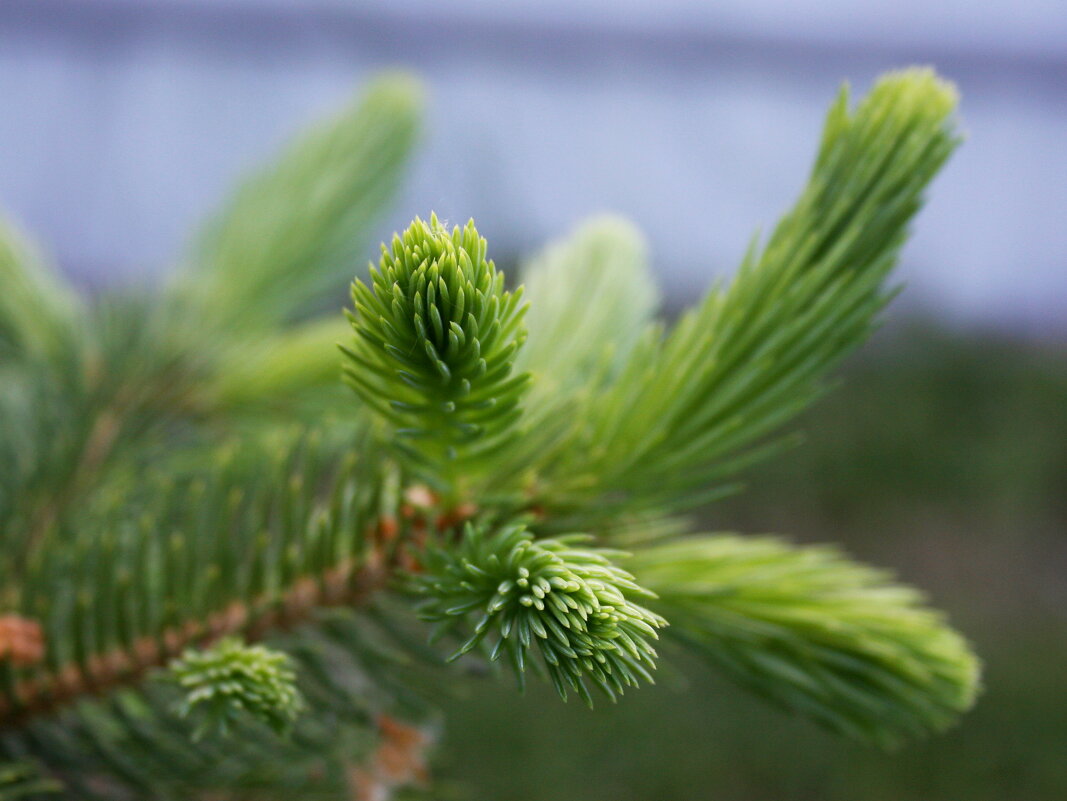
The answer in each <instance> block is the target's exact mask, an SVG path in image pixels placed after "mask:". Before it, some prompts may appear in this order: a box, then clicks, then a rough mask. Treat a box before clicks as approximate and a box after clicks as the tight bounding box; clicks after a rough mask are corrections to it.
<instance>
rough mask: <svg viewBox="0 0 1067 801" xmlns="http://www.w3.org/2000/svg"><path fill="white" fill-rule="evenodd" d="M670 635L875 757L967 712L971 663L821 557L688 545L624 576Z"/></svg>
mask: <svg viewBox="0 0 1067 801" xmlns="http://www.w3.org/2000/svg"><path fill="white" fill-rule="evenodd" d="M627 566H628V567H629V568H630V569H631V570H633V572H634V574H635V575H636V576H637V577H638V579H639V580H640V581H641V582H642V583H643V584H644V585H646V586H648V587H649V588H650V589H652V590H654V591H655V592H656V593H657V594H658V596H659V597H658V600H657V601H655V602H654V603H653V608H655V609H657V610H658V611H659V612H661V613H662V614H663V615H665V616H666V617H667V619H668V620H670V621H671V628H670V629H668V633H669V634H670V635H672V636H674V637H675V638H676V639H678V640H679V641H681V642H682V643H684V644H685V645H687V646H688V647H690V648H692V649H693V650H695V651H696V652H697V653H699V654H701V655H703V656H704V657H706V658H707V659H708V660H709V661H710V662H711V663H712V664H713V665H715V666H716V667H717V668H719V669H720V670H722V671H724V672H725V673H726V675H728V676H729V677H730V678H732V679H733V680H735V681H737V682H738V683H739V684H741V685H742V686H744V687H746V688H748V689H750V690H752V691H754V692H755V693H757V694H759V695H761V696H763V697H764V698H767V699H769V700H771V701H772V702H774V703H776V704H778V705H780V706H782V707H785V708H787V709H789V710H792V711H794V712H798V713H801V714H804V715H807V716H809V717H811V718H812V719H814V720H816V721H818V722H819V723H821V724H823V725H824V726H826V727H828V728H830V729H833V730H835V731H838V732H840V733H843V734H847V735H849V736H852V737H855V738H857V739H860V740H865V741H868V742H873V743H876V744H878V745H881V746H884V747H892V746H896V745H899V744H900V743H901V742H903V741H904V740H907V739H911V738H914V737H918V736H921V735H924V734H928V733H930V732H933V731H939V730H941V729H944V728H945V727H947V726H948V725H950V724H951V723H953V722H954V721H955V720H956V718H957V717H958V716H959V715H960V713H962V712H964V711H966V710H967V709H969V708H970V706H971V705H972V704H973V703H974V699H975V695H976V693H977V690H978V682H979V663H978V660H977V659H976V657H975V656H974V654H973V653H972V652H971V650H970V648H969V647H968V645H967V643H966V642H965V641H964V639H963V638H962V637H961V636H960V635H959V634H957V633H956V632H955V631H953V630H952V629H951V628H949V627H948V626H947V625H946V624H945V622H944V619H943V616H942V615H941V614H940V613H938V612H935V611H933V610H931V609H929V608H928V607H926V606H925V605H924V604H923V598H922V595H921V594H920V593H918V592H917V591H915V590H913V589H911V588H909V587H905V586H902V585H900V584H896V583H894V582H893V581H892V580H891V578H890V576H889V575H888V574H887V573H886V572H885V571H881V570H875V569H873V568H870V567H867V566H865V565H861V564H857V563H855V562H852V561H850V560H849V559H847V558H845V557H844V556H842V555H841V554H840V553H839V552H838V551H837V550H836V549H835V548H832V547H828V546H794V545H790V544H788V543H786V542H783V541H781V540H779V539H774V538H770V537H738V536H732V535H715V536H694V537H690V538H686V539H683V540H680V541H677V542H671V543H664V544H659V545H654V546H650V547H648V548H645V549H642V550H639V551H637V552H636V554H635V556H634V558H633V560H632V561H631V562H630V563H629V564H628V565H627Z"/></svg>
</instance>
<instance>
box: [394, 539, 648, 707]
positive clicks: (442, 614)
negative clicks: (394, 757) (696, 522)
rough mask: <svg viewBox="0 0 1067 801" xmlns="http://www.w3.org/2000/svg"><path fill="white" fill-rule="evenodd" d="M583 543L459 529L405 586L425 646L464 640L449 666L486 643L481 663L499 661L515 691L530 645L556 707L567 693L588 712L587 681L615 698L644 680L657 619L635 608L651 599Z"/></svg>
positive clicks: (607, 557)
mask: <svg viewBox="0 0 1067 801" xmlns="http://www.w3.org/2000/svg"><path fill="white" fill-rule="evenodd" d="M586 539H588V538H584V537H581V536H574V535H572V536H570V537H558V538H555V539H537V540H535V539H534V537H533V535H532V534H531V533H530V532H529V531H527V530H526V529H525V528H524V527H523V526H522V525H518V524H512V525H505V526H502V527H500V528H498V529H497V530H495V531H494V530H491V529H489V528H488V527H479V526H474V525H472V524H469V523H468V524H467V526H466V528H465V530H464V532H463V535H462V537H461V538H460V540H459V541H458V542H447V541H446V542H441V543H437V544H436V545H431V546H430V547H429V548H428V549H427V550H426V552H425V553H424V554H423V556H422V564H421V570H420V571H419V572H418V573H416V574H415V575H414V576H413V577H412V579H411V588H412V591H413V592H414V593H415V594H416V595H417V596H418V597H420V598H421V599H422V600H421V601H420V603H419V605H418V611H419V615H420V617H422V619H423V620H426V621H429V622H433V623H436V624H438V626H437V629H436V632H435V634H434V639H439V638H441V637H443V636H445V635H447V634H457V633H458V634H460V636H461V637H463V638H464V640H463V642H462V644H461V645H460V646H459V648H458V649H457V650H456V651H455V653H453V655H452V656H451V658H450V659H453V660H454V659H457V658H459V657H460V656H462V655H463V654H466V653H469V652H470V651H472V650H474V649H475V648H476V647H478V646H479V645H480V644H482V643H483V641H485V640H486V639H487V638H488V639H491V640H492V642H491V644H489V645H487V649H488V654H489V659H490V660H492V661H494V662H495V661H496V660H498V659H499V658H500V657H501V656H506V657H507V659H508V663H509V664H510V666H511V667H512V668H513V670H514V672H515V675H516V678H517V679H518V680H519V683H520V686H521V685H522V684H523V682H524V680H525V671H526V667H527V664H528V663H529V662H530V661H531V660H530V659H529V657H528V656H527V654H528V652H529V651H530V650H531V649H532V648H533V646H534V645H535V644H536V646H537V650H538V652H539V654H540V657H541V660H542V663H543V667H544V668H545V670H546V671H547V673H548V675H549V677H550V678H551V680H552V683H553V685H555V688H556V691H557V692H558V693H559V694H560V697H561V698H563V700H564V701H565V700H567V692H568V690H573V691H574V692H576V693H577V694H578V695H579V696H580V697H581V698H582V699H583V700H584V701H585V702H586V703H587V704H589V705H590V706H591V705H592V696H591V695H590V694H589V690H588V688H587V687H586V685H585V680H586V679H588V680H589V681H591V682H592V683H593V684H594V685H595V686H596V687H598V688H599V689H600V690H602V691H603V692H604V693H605V694H606V695H607V696H608V697H609V698H611V699H613V700H614V699H615V698H616V696H617V695H621V694H622V693H623V691H624V689H625V688H626V687H627V686H636V685H637V684H638V683H639V680H641V679H644V680H645V681H649V682H651V681H652V676H651V671H652V670H654V669H655V666H656V663H655V658H656V651H655V649H654V647H653V646H652V642H653V641H654V640H656V639H657V637H658V635H657V633H656V629H658V628H660V627H662V626H665V625H666V621H665V620H664V619H663V618H661V617H660V616H659V615H656V614H655V613H653V612H650V611H649V610H647V609H645V608H644V607H643V606H639V605H638V604H636V603H634V600H633V599H634V598H635V597H637V598H649V597H653V596H652V594H651V593H649V592H648V590H646V589H644V588H643V587H641V586H639V585H638V584H637V583H636V582H635V581H634V579H633V576H631V575H630V574H629V573H627V572H626V571H624V570H622V569H621V568H619V567H617V566H615V565H614V564H613V562H612V557H617V556H618V554H617V553H616V552H613V551H606V550H603V549H599V548H594V547H579V546H580V545H581V544H582V543H583V541H584V540H586ZM535 664H536V663H535Z"/></svg>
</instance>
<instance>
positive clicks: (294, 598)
mask: <svg viewBox="0 0 1067 801" xmlns="http://www.w3.org/2000/svg"><path fill="white" fill-rule="evenodd" d="M391 574H392V565H391V564H389V563H388V561H387V560H386V559H385V558H384V557H383V556H382V553H381V551H380V550H374V551H372V552H371V558H370V559H368V560H367V561H366V562H365V563H363V564H362V565H360V566H359V567H355V566H354V565H342V566H340V567H336V568H333V569H331V570H330V571H329V572H327V573H326V574H324V575H322V576H308V577H305V578H302V579H300V580H298V581H297V582H295V583H294V584H293V585H292V586H291V587H290V588H289V589H288V590H287V591H286V592H284V593H282V594H280V595H274V596H271V597H270V598H264V599H262V600H261V601H258V602H253V603H241V602H235V603H233V604H231V605H230V606H228V607H227V608H225V609H222V610H219V611H218V612H216V613H214V614H212V615H211V616H209V617H208V618H207V619H206V620H203V621H199V620H190V621H188V622H186V623H185V624H183V625H181V626H176V627H172V628H169V629H167V630H166V631H164V632H163V633H162V634H161V635H159V636H147V637H142V638H140V639H138V640H136V641H135V642H134V643H133V644H132V645H131V646H130V647H129V648H118V649H115V650H113V651H110V652H108V653H104V654H99V655H96V656H93V657H91V658H89V659H88V660H86V661H85V663H84V664H83V665H78V664H73V663H72V664H70V665H68V666H67V667H65V668H64V669H63V670H62V671H60V672H59V673H57V674H54V675H52V676H48V677H42V678H34V679H27V680H24V681H22V682H19V683H18V684H16V685H15V687H14V691H13V693H12V699H8V698H4V697H3V696H0V729H2V728H12V727H17V726H20V725H24V724H25V723H26V722H27V721H29V720H30V719H32V718H34V717H37V716H40V715H46V714H49V713H52V712H55V711H57V710H59V709H61V708H63V707H64V706H67V705H69V704H71V703H73V702H74V701H76V700H77V699H79V698H81V697H83V696H86V695H102V694H105V693H108V692H111V691H114V690H116V689H119V688H121V687H126V686H130V685H133V684H136V683H138V682H140V681H141V680H142V679H144V678H145V676H146V675H147V673H148V672H149V671H150V670H152V669H154V668H160V667H163V666H164V665H166V664H167V662H169V661H170V660H171V659H172V658H173V657H174V656H176V655H178V654H180V653H181V652H182V651H183V650H184V649H186V648H188V647H190V646H198V647H206V646H208V645H210V644H211V643H213V642H215V641H217V640H219V639H221V638H222V637H225V636H228V635H232V634H240V635H242V636H243V637H244V638H245V639H246V640H248V641H250V642H253V641H257V640H262V639H263V638H265V637H266V636H268V635H269V634H272V633H274V632H278V631H285V630H287V629H291V628H294V627H295V626H298V625H300V624H302V623H304V622H306V621H308V620H309V619H310V618H311V616H312V615H313V613H314V612H315V610H316V609H320V608H326V607H339V606H360V605H362V604H365V603H367V601H368V600H369V599H370V598H371V596H373V595H374V594H375V593H377V592H378V591H380V590H382V589H384V588H385V586H386V585H387V583H388V581H389V578H390V576H391Z"/></svg>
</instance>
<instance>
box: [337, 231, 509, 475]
mask: <svg viewBox="0 0 1067 801" xmlns="http://www.w3.org/2000/svg"><path fill="white" fill-rule="evenodd" d="M370 280H371V285H370V286H367V285H366V284H364V283H363V282H362V281H360V280H356V281H355V282H354V283H353V284H352V301H353V304H354V306H355V310H356V311H355V314H351V313H350V314H349V319H350V321H351V323H352V327H353V329H354V330H355V332H356V338H355V341H354V342H353V343H352V345H351V346H350V347H346V346H342V351H343V352H344V354H345V357H346V363H345V379H346V381H347V383H348V384H349V385H350V386H351V387H352V388H353V389H354V390H355V391H356V393H357V394H358V395H359V397H360V399H361V400H362V401H363V402H364V403H365V404H366V405H367V406H368V407H370V408H371V409H373V410H374V411H375V412H376V413H377V414H378V415H379V416H380V417H381V418H382V419H383V420H384V421H385V422H386V423H388V424H389V426H390V428H391V435H392V437H391V439H392V444H393V445H394V446H395V447H396V448H397V450H398V451H399V452H400V453H401V454H402V455H403V457H404V458H405V459H406V461H407V462H408V463H409V464H410V465H412V466H413V467H414V469H416V470H418V471H419V472H420V473H421V474H422V476H423V477H424V478H425V479H426V480H427V481H429V482H431V483H433V484H435V485H436V487H437V488H439V489H442V490H444V491H446V492H455V487H454V486H453V485H452V479H453V477H455V476H456V475H458V473H459V472H460V471H468V472H470V471H475V470H476V469H477V466H478V461H479V460H484V459H486V458H488V457H491V456H492V455H493V454H494V453H497V452H499V451H500V450H502V449H503V448H504V447H505V446H506V445H507V444H508V443H509V441H510V438H511V436H512V435H513V434H514V424H515V422H516V420H517V419H518V418H519V415H520V414H521V409H520V406H519V403H520V400H521V398H522V395H523V391H524V389H525V387H526V384H527V381H528V378H529V377H528V376H527V375H526V374H525V373H520V374H518V375H513V374H512V368H513V366H514V362H515V358H516V353H517V351H518V349H519V348H520V347H521V346H522V344H523V342H524V340H525V338H526V330H525V328H524V326H523V324H522V319H523V315H524V313H525V307H524V306H523V305H522V304H521V299H522V290H521V289H520V290H519V291H517V292H514V293H512V292H507V291H505V290H504V276H503V274H502V273H500V272H498V271H497V269H496V265H494V264H493V262H492V261H491V260H486V243H485V239H483V238H482V237H481V236H479V234H478V231H477V229H476V228H475V227H474V221H473V220H472V221H471V222H469V223H468V224H467V225H466V227H464V228H460V227H459V226H456V227H454V228H453V229H452V231H449V230H448V228H447V227H446V226H444V225H443V224H442V223H441V222H440V221H439V220H438V219H437V216H436V215H431V216H430V221H429V222H428V223H427V222H423V221H422V220H420V219H418V218H416V219H415V221H414V222H413V223H412V224H411V226H410V227H409V228H408V229H407V230H406V231H404V233H403V234H402V235H395V236H394V237H393V241H392V243H391V245H390V246H388V247H386V246H385V245H384V244H383V245H382V255H381V260H380V262H379V264H378V267H377V268H374V267H373V266H372V267H371V276H370Z"/></svg>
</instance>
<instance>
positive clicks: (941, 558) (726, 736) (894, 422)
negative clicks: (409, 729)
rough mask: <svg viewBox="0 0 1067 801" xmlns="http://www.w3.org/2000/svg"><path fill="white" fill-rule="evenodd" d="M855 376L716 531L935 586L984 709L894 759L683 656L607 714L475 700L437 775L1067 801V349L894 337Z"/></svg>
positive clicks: (506, 781) (812, 416) (511, 783)
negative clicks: (971, 657)
mask: <svg viewBox="0 0 1067 801" xmlns="http://www.w3.org/2000/svg"><path fill="white" fill-rule="evenodd" d="M841 376H842V379H843V381H842V386H840V387H838V388H837V389H836V390H835V391H834V392H833V393H831V394H830V395H829V396H827V397H826V398H825V399H824V400H823V401H822V402H821V403H820V404H818V405H817V406H816V407H815V408H814V409H813V410H812V411H810V412H809V413H808V414H807V415H806V416H805V418H804V419H803V420H802V421H801V427H802V429H803V430H804V431H805V432H806V434H807V438H808V441H807V442H806V443H805V444H804V445H802V446H801V447H799V448H797V449H795V450H793V451H791V452H789V453H787V454H785V455H783V456H781V457H779V458H778V459H777V460H775V461H774V462H772V463H769V464H765V465H763V466H762V467H760V468H757V469H755V470H753V471H751V472H750V474H749V477H748V483H749V486H748V489H747V490H746V491H745V492H744V493H742V494H739V495H737V496H735V497H733V498H730V499H728V500H726V501H723V502H720V503H719V504H717V505H716V506H714V507H713V508H712V509H710V510H709V511H708V512H707V513H706V514H705V517H706V520H705V521H703V522H704V525H705V526H706V527H707V528H709V529H715V530H738V531H742V532H752V533H759V532H776V533H783V534H789V535H790V536H793V537H795V538H796V539H798V540H803V541H810V542H816V541H829V542H840V543H842V544H843V545H844V546H845V548H846V549H847V550H849V551H850V552H851V553H852V554H853V555H855V556H857V557H860V558H862V559H864V560H866V561H869V562H871V563H874V564H878V565H886V566H891V567H892V568H893V569H894V570H895V571H896V572H897V573H898V575H899V576H900V577H901V578H903V579H905V580H907V581H908V582H909V583H913V584H915V585H917V586H919V587H922V588H924V589H925V590H926V591H927V592H928V593H929V595H930V596H931V598H932V599H933V600H934V601H935V603H936V605H937V606H938V607H941V608H943V609H946V610H948V613H949V615H950V616H951V619H952V620H953V622H954V623H955V624H957V625H958V626H959V628H960V629H962V630H963V631H964V632H965V633H966V634H967V636H968V637H970V638H971V639H972V641H973V642H974V644H975V646H976V647H977V649H978V651H979V653H980V654H981V655H982V657H983V659H984V660H985V691H984V693H983V695H982V697H981V698H980V700H979V702H978V705H977V707H976V708H975V710H974V711H973V712H972V713H971V714H969V715H967V716H966V717H965V718H964V719H963V721H962V723H961V724H960V725H958V726H957V727H956V728H955V729H953V730H952V731H950V732H948V733H947V734H945V735H943V736H940V737H934V738H931V739H930V740H928V741H926V742H921V743H916V744H912V745H910V746H908V747H905V748H903V749H902V750H900V751H899V752H897V753H893V754H885V753H881V752H878V751H875V750H871V749H869V748H865V747H862V746H857V745H854V744H851V743H848V742H845V741H844V740H841V739H839V738H836V737H832V736H830V735H827V734H825V733H823V732H822V731H820V730H819V729H817V728H816V727H814V726H813V725H811V724H809V723H806V722H804V721H801V720H797V719H793V718H790V717H788V716H786V715H783V714H779V713H778V712H777V711H775V710H773V709H769V708H767V707H766V706H765V705H764V704H763V703H762V702H761V701H758V700H755V699H753V698H750V697H748V696H747V695H745V694H743V693H742V692H741V691H739V690H737V689H735V688H734V687H733V686H731V685H729V684H727V683H725V682H722V681H719V680H717V678H716V677H715V676H714V675H712V673H711V671H710V670H707V669H705V668H704V667H703V666H702V665H700V664H698V663H696V662H694V661H692V660H690V661H686V660H685V659H684V658H682V659H681V660H680V661H679V660H678V659H675V658H672V659H671V660H670V661H669V662H668V661H667V660H665V667H666V665H669V664H675V665H681V667H680V668H679V669H678V670H675V671H674V672H669V670H670V669H669V668H666V669H664V670H661V671H660V673H661V674H662V675H661V677H660V679H659V684H658V686H656V687H654V688H647V689H641V690H640V691H637V692H632V693H630V694H628V695H627V697H626V698H625V700H624V702H623V703H620V704H618V705H616V706H611V705H609V704H604V705H602V706H601V707H599V708H598V709H597V711H596V713H594V714H590V713H589V711H588V710H586V709H585V708H584V707H582V706H580V705H578V704H575V703H571V704H568V705H562V704H560V703H559V702H558V700H557V699H556V698H555V697H554V696H552V693H551V690H550V689H547V690H546V688H544V687H542V686H539V685H538V684H537V683H535V684H534V686H532V687H531V688H530V690H529V691H528V694H527V695H526V696H525V697H523V698H518V697H516V695H515V692H514V690H513V688H512V686H511V685H510V683H509V682H507V681H504V680H501V681H491V680H490V681H484V682H476V683H464V684H463V686H461V687H459V688H458V689H457V697H455V698H453V699H451V700H449V701H448V702H446V707H447V709H446V714H447V720H448V726H447V733H446V734H445V737H444V740H443V743H442V747H441V754H440V759H439V762H440V764H441V768H440V769H439V770H440V771H441V775H442V776H443V777H445V778H448V779H450V780H451V781H452V783H453V785H454V790H455V792H456V793H457V795H458V794H459V793H460V792H462V794H463V795H464V796H466V797H469V798H474V799H479V800H481V801H489V800H490V799H492V800H493V801H498V800H499V801H549V799H553V800H555V799H561V798H568V799H570V798H573V799H582V801H600V800H601V799H604V800H605V801H606V800H607V799H612V800H613V801H622V800H623V799H642V800H643V801H673V799H697V798H700V799H703V798H708V799H715V800H716V801H808V800H809V799H810V800H811V801H816V800H817V801H960V800H961V799H968V801H986V800H987V799H988V801H993V799H997V801H1004V800H1006V799H1012V800H1013V801H1014V800H1015V799H1018V800H1019V801H1058V800H1059V799H1063V798H1067V687H1065V682H1064V673H1065V668H1067V636H1065V623H1067V603H1065V602H1067V581H1065V580H1064V576H1065V575H1067V414H1065V411H1067V346H1065V345H1063V344H1055V343H1048V344H1041V343H1035V342H1033V341H1030V342H1021V341H1016V340H1013V339H1011V338H1007V337H1003V336H998V335H992V334H982V333H967V332H959V331H956V332H951V333H950V332H948V331H946V330H944V329H941V328H938V327H936V326H934V325H932V324H930V323H928V322H924V321H923V320H922V319H916V318H911V319H896V320H894V321H893V322H892V323H891V324H889V325H887V326H886V328H885V329H884V330H883V331H882V332H881V333H880V334H879V335H878V336H877V337H876V339H875V341H874V342H873V343H872V344H871V345H869V346H868V347H867V348H865V349H864V350H863V351H862V352H861V353H860V354H859V355H858V356H856V357H854V358H853V359H852V360H851V362H849V363H848V364H847V365H846V366H845V369H844V370H842V371H841ZM673 656H674V655H672V657H673ZM677 656H679V657H681V654H679V655H677ZM516 774H527V775H528V777H529V780H524V781H516Z"/></svg>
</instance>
